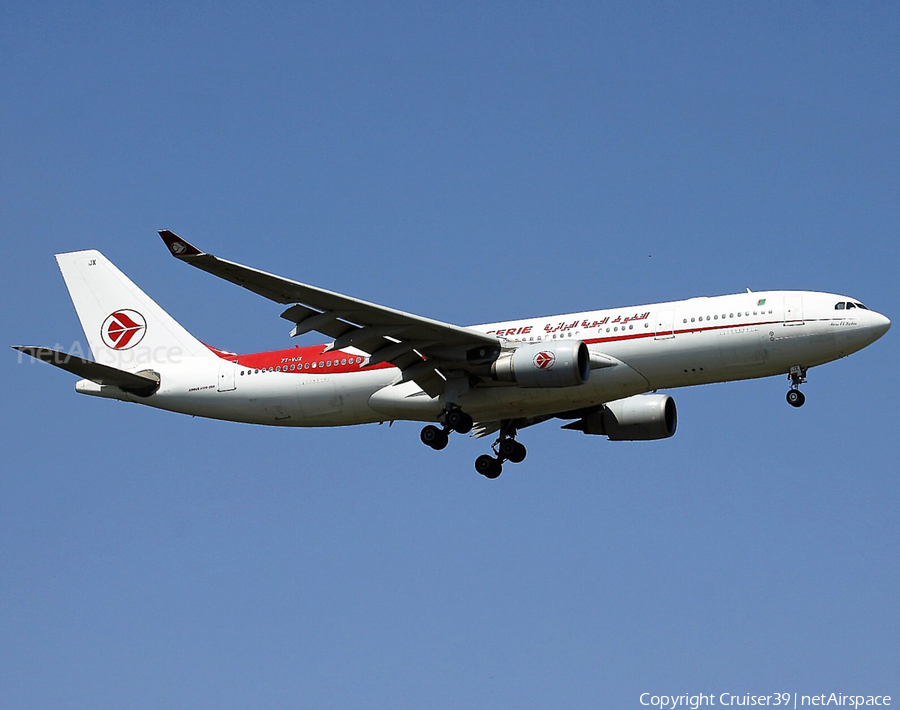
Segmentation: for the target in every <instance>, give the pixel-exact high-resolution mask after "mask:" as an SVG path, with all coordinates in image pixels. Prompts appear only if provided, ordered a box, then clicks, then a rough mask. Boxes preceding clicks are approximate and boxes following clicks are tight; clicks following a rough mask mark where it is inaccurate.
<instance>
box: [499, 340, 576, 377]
mask: <svg viewBox="0 0 900 710" xmlns="http://www.w3.org/2000/svg"><path fill="white" fill-rule="evenodd" d="M590 376H591V356H590V353H589V352H588V348H587V345H585V344H584V343H583V342H582V341H581V340H572V341H564V342H556V343H552V344H551V343H528V344H525V345H519V346H518V347H517V348H515V349H513V350H504V351H503V352H501V353H500V356H499V357H498V358H497V359H496V360H495V361H494V362H493V363H492V364H491V377H493V378H494V379H495V380H498V381H499V382H515V383H516V384H518V385H519V386H520V387H576V386H578V385H583V384H584V383H585V382H587V381H588V378H589V377H590Z"/></svg>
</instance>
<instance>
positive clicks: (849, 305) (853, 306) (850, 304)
mask: <svg viewBox="0 0 900 710" xmlns="http://www.w3.org/2000/svg"><path fill="white" fill-rule="evenodd" d="M851 308H856V306H855V305H854V304H853V303H851V302H850V301H847V310H848V311H849V310H850V309H851Z"/></svg>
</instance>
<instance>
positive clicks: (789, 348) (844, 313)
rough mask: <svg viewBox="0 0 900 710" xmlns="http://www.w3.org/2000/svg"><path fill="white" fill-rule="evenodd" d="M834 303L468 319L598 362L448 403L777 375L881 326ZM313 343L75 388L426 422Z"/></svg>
mask: <svg viewBox="0 0 900 710" xmlns="http://www.w3.org/2000/svg"><path fill="white" fill-rule="evenodd" d="M838 303H845V304H847V303H854V301H853V299H850V298H848V297H845V296H839V295H835V294H826V293H816V292H800V291H768V292H754V293H749V292H748V293H742V294H736V295H729V296H717V297H711V298H693V299H690V300H686V301H675V302H669V303H657V304H651V305H645V306H635V307H629V308H613V309H608V310H601V311H589V312H583V313H571V314H566V315H560V316H549V317H541V318H529V319H523V320H515V321H508V322H503V323H492V324H487V325H480V326H473V329H474V330H478V331H481V332H483V333H488V334H491V335H496V336H497V337H498V338H500V339H501V341H506V342H507V343H508V344H509V345H515V344H516V343H553V342H558V341H560V340H563V341H564V340H581V341H584V342H585V343H586V344H587V346H588V348H589V349H590V350H591V351H592V352H595V353H601V354H602V355H603V356H605V358H606V360H607V361H608V362H607V366H604V367H598V368H597V369H594V370H592V372H591V375H590V378H589V380H588V381H587V382H586V383H585V384H583V385H579V386H575V387H562V388H546V387H545V388H524V387H521V386H518V385H516V384H510V383H500V382H490V383H487V384H482V385H479V386H478V387H474V388H471V389H469V388H468V387H463V388H462V389H457V390H456V391H454V394H453V397H454V403H456V404H458V405H459V406H460V407H462V408H463V409H464V410H465V411H466V412H467V413H469V414H470V415H471V416H472V417H473V418H475V419H476V420H478V421H496V420H503V419H512V418H517V417H535V416H542V415H549V414H554V413H557V412H564V411H571V410H577V409H581V408H584V407H590V406H594V405H598V404H602V403H605V402H609V401H613V400H618V399H622V398H625V397H630V396H632V395H635V394H641V393H644V392H650V391H654V390H658V389H667V388H674V387H686V386H689V385H699V384H707V383H712V382H726V381H731V380H742V379H749V378H757V377H768V376H772V375H783V374H785V373H787V372H788V371H789V370H790V368H791V367H793V366H801V367H803V368H807V367H814V366H816V365H821V364H823V363H826V362H830V361H832V360H837V359H839V358H841V357H845V356H847V355H850V354H851V353H853V352H856V351H857V350H860V349H862V348H864V347H865V346H867V345H869V344H870V343H871V342H873V341H874V340H876V339H877V338H879V337H880V336H881V335H883V334H884V332H885V331H886V330H887V329H888V327H889V326H890V321H888V319H887V318H885V317H884V316H882V315H881V314H879V313H876V312H874V311H871V310H867V309H864V308H860V307H853V308H850V309H847V308H844V309H841V310H837V309H836V304H838ZM857 303H858V302H857ZM323 350H324V348H323V346H317V347H298V348H293V349H290V350H286V351H276V352H272V353H258V354H255V355H252V356H249V355H248V356H227V355H226V356H221V357H213V358H210V357H193V358H186V359H185V360H184V361H183V362H181V363H179V364H177V365H175V364H168V365H165V366H163V367H160V368H159V375H160V383H161V384H160V388H159V390H158V391H157V392H156V393H155V394H153V395H151V396H149V397H143V398H142V397H138V396H135V395H129V394H126V393H124V392H122V391H121V390H118V389H117V388H115V387H105V386H100V385H96V384H94V383H92V382H89V381H86V380H82V381H81V382H79V383H78V385H77V389H78V391H80V392H83V393H85V394H92V395H98V396H106V397H114V398H116V399H125V400H128V401H134V402H140V403H142V404H147V405H150V406H153V407H158V408H161V409H166V410H171V411H177V412H183V413H186V414H192V415H196V416H203V417H210V418H215V419H225V420H231V421H240V422H251V423H257V424H274V425H282V426H340V425H350V424H363V423H370V422H380V421H390V420H401V419H407V420H418V421H433V420H435V419H436V418H437V417H438V416H439V415H440V413H441V412H442V410H443V408H444V404H445V402H444V399H443V398H435V397H429V396H428V395H427V394H425V393H424V392H423V391H422V390H421V389H420V388H419V387H418V386H417V385H416V384H415V383H414V382H400V380H401V373H400V371H399V370H398V369H397V368H394V367H391V366H389V365H386V364H384V365H380V366H372V367H370V366H368V364H367V361H366V359H365V356H364V355H363V353H360V352H358V351H355V350H353V349H352V348H350V349H346V350H344V351H333V352H331V353H327V354H326V353H325V352H323ZM341 360H343V362H340V361H341ZM609 361H611V365H610V364H609ZM311 362H312V363H313V366H312V367H310V363H311ZM326 362H328V363H329V364H328V366H327V367H326V365H325V363H326ZM332 362H333V363H334V366H332V365H331V363H332ZM282 368H283V369H282Z"/></svg>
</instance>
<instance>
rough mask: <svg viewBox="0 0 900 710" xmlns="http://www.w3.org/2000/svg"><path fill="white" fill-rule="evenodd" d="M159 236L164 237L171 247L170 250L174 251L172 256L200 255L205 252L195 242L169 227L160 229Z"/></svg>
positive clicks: (180, 257)
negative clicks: (187, 239)
mask: <svg viewBox="0 0 900 710" xmlns="http://www.w3.org/2000/svg"><path fill="white" fill-rule="evenodd" d="M159 236H161V237H162V240H163V241H164V242H165V243H166V246H167V247H169V251H170V252H172V256H174V257H177V258H179V259H183V258H184V257H186V256H200V255H201V254H203V252H202V251H200V250H199V249H198V248H197V247H195V246H194V245H193V244H191V243H190V242H188V241H185V240H184V239H182V238H181V237H179V236H178V235H177V234H175V232H173V231H171V230H169V229H160V230H159Z"/></svg>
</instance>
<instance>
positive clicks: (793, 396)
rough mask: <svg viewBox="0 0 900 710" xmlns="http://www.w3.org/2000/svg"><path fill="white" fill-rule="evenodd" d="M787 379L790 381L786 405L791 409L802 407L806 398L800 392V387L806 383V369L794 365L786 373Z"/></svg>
mask: <svg viewBox="0 0 900 710" xmlns="http://www.w3.org/2000/svg"><path fill="white" fill-rule="evenodd" d="M788 379H789V380H790V381H791V388H790V389H789V390H788V393H787V397H786V399H787V403H788V404H789V405H791V406H792V407H802V406H803V403H804V402H806V397H805V396H804V394H803V393H802V392H801V391H800V385H802V384H804V383H805V382H806V368H805V367H801V366H800V365H794V366H793V367H792V368H791V371H790V372H789V373H788Z"/></svg>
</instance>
